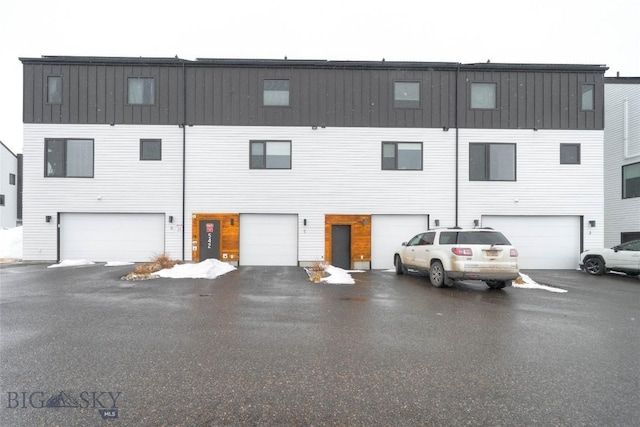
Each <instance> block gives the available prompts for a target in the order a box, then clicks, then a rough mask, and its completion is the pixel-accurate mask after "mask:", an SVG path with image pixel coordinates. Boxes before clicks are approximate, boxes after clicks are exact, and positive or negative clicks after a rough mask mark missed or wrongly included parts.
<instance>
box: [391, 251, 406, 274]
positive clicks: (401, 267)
mask: <svg viewBox="0 0 640 427" xmlns="http://www.w3.org/2000/svg"><path fill="white" fill-rule="evenodd" d="M393 264H394V265H395V266H396V274H404V273H405V272H406V271H407V268H406V267H405V266H404V265H402V259H400V255H396V257H395V258H394V262H393Z"/></svg>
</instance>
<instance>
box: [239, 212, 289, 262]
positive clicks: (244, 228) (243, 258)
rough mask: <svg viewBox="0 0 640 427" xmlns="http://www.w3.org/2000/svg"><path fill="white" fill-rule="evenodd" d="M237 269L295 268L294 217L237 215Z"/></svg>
mask: <svg viewBox="0 0 640 427" xmlns="http://www.w3.org/2000/svg"><path fill="white" fill-rule="evenodd" d="M240 265H288V266H297V265H298V216H297V215H266V214H265V215H263V214H241V215H240Z"/></svg>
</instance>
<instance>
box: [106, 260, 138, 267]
mask: <svg viewBox="0 0 640 427" xmlns="http://www.w3.org/2000/svg"><path fill="white" fill-rule="evenodd" d="M133 264H135V263H133V262H129V261H109V262H108V263H106V264H105V265H104V266H105V267H121V266H123V265H133Z"/></svg>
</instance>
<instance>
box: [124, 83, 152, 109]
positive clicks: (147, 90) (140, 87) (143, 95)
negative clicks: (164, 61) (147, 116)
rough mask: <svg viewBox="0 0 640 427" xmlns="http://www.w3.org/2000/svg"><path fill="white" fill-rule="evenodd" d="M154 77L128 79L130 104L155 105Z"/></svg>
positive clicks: (128, 99) (128, 100)
mask: <svg viewBox="0 0 640 427" xmlns="http://www.w3.org/2000/svg"><path fill="white" fill-rule="evenodd" d="M155 92H156V90H155V80H154V78H153V77H129V78H128V79H127V102H128V103H129V104H130V105H153V104H155V102H156V93H155Z"/></svg>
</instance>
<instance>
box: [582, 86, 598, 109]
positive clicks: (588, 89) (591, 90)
mask: <svg viewBox="0 0 640 427" xmlns="http://www.w3.org/2000/svg"><path fill="white" fill-rule="evenodd" d="M581 92H582V104H581V110H582V111H593V110H594V109H595V107H594V106H595V92H596V85H594V84H591V83H583V84H582V85H581Z"/></svg>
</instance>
